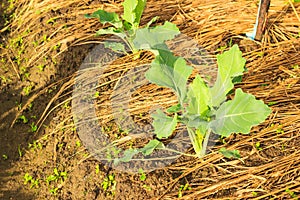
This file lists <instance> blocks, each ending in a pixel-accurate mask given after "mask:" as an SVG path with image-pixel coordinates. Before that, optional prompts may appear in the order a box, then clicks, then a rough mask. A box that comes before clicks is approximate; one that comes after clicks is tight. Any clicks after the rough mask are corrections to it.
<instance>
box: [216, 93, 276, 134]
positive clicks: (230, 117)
mask: <svg viewBox="0 0 300 200" xmlns="http://www.w3.org/2000/svg"><path fill="white" fill-rule="evenodd" d="M270 113H271V109H270V108H269V107H268V106H267V105H265V104H264V102H263V101H261V100H256V99H255V96H253V95H251V94H247V93H244V92H243V91H242V90H241V89H240V88H239V89H237V90H236V92H235V97H234V99H233V100H231V101H227V102H226V103H223V104H222V105H221V107H220V108H219V109H218V110H217V111H216V118H215V120H213V121H212V122H211V123H210V127H211V129H212V130H213V131H214V132H215V133H216V134H219V135H222V136H224V137H228V136H229V135H230V134H231V133H244V134H247V133H249V131H250V129H251V127H252V126H255V125H258V124H259V123H261V122H263V121H264V120H265V119H266V117H267V116H268V115H269V114H270Z"/></svg>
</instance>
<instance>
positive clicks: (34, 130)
mask: <svg viewBox="0 0 300 200" xmlns="http://www.w3.org/2000/svg"><path fill="white" fill-rule="evenodd" d="M30 128H31V129H30V131H31V132H32V133H34V132H36V131H37V129H38V127H37V125H35V124H34V122H32V123H31V124H30Z"/></svg>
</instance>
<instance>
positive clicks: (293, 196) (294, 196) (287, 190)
mask: <svg viewBox="0 0 300 200" xmlns="http://www.w3.org/2000/svg"><path fill="white" fill-rule="evenodd" d="M285 192H286V193H288V194H289V195H290V196H291V197H292V198H294V199H297V200H298V195H296V194H295V192H293V191H291V190H290V189H289V188H287V189H286V190H285Z"/></svg>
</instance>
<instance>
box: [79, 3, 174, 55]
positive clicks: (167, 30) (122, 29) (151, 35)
mask: <svg viewBox="0 0 300 200" xmlns="http://www.w3.org/2000/svg"><path fill="white" fill-rule="evenodd" d="M122 5H123V8H124V13H123V15H122V16H121V17H120V16H118V14H117V13H115V12H107V11H105V10H98V11H96V12H94V13H93V14H91V15H85V17H86V18H97V19H99V21H100V23H102V24H103V25H105V24H109V25H110V26H109V27H108V28H105V29H100V30H98V31H97V32H96V34H97V35H107V34H109V35H116V36H117V37H119V38H121V39H122V41H123V42H124V43H125V45H124V44H123V43H120V42H105V43H104V45H105V47H106V48H110V49H112V50H113V51H116V52H120V53H125V54H128V53H127V51H126V48H129V49H130V51H131V52H132V53H136V52H138V51H139V50H141V49H148V50H151V46H155V45H159V44H162V43H163V42H164V41H166V40H170V39H173V38H174V37H175V36H176V35H177V34H179V33H180V32H179V30H178V28H177V27H176V26H175V25H174V24H172V23H170V22H166V23H165V24H164V25H162V26H156V27H154V28H151V27H150V25H151V24H152V23H153V22H155V21H156V20H157V17H154V18H152V19H151V20H150V21H149V22H148V23H147V25H146V26H145V27H144V28H139V26H140V21H141V16H142V13H143V11H144V8H145V6H146V0H125V1H124V2H123V4H122ZM149 44H150V45H151V46H149ZM145 45H146V46H145Z"/></svg>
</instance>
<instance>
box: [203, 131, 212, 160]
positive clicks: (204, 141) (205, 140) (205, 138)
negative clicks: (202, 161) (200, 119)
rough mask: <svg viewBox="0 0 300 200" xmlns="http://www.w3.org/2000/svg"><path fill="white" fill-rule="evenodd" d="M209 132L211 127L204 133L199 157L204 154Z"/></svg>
mask: <svg viewBox="0 0 300 200" xmlns="http://www.w3.org/2000/svg"><path fill="white" fill-rule="evenodd" d="M210 133H211V129H208V130H207V132H206V134H205V136H204V140H203V146H202V149H201V153H200V158H202V157H204V156H205V153H206V148H207V144H208V139H209V136H210Z"/></svg>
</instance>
